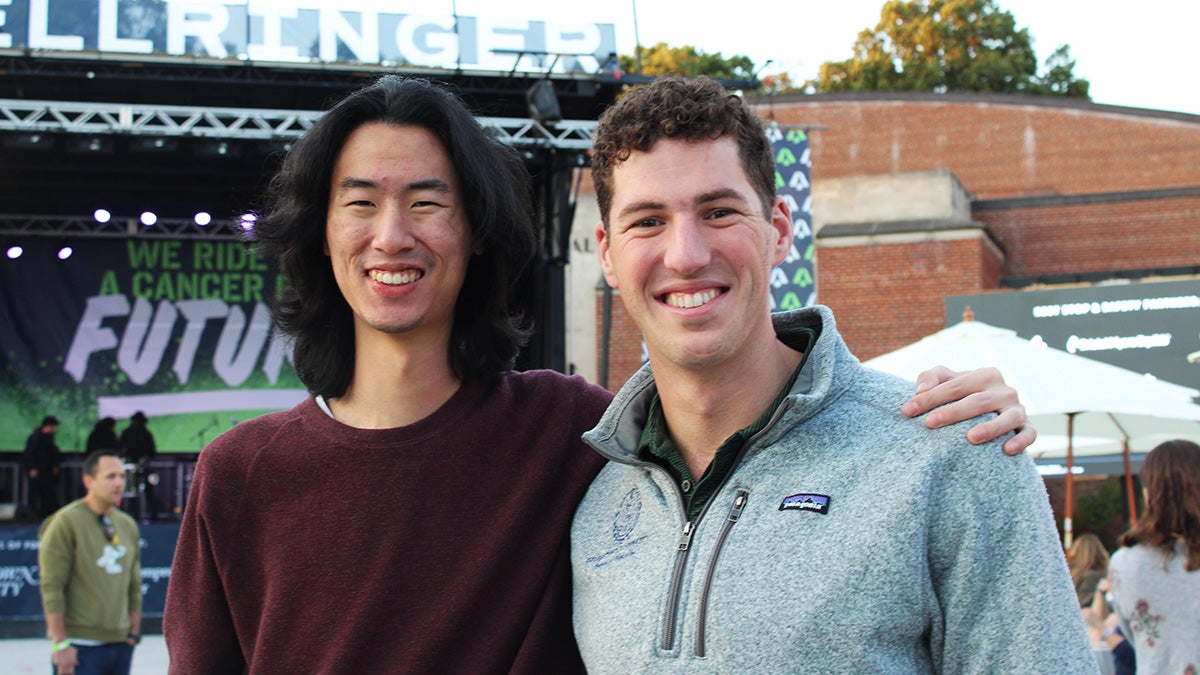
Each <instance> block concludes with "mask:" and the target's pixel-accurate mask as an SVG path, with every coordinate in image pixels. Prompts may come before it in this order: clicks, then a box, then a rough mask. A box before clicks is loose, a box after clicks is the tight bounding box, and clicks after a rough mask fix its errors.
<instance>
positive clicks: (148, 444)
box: [121, 410, 158, 522]
mask: <svg viewBox="0 0 1200 675" xmlns="http://www.w3.org/2000/svg"><path fill="white" fill-rule="evenodd" d="M146 422H147V419H146V413H144V412H142V411H141V410H139V411H137V412H135V413H133V416H132V417H130V418H129V426H128V427H125V430H124V431H122V432H121V454H122V455H124V456H125V461H126V462H132V463H134V464H136V465H137V473H136V474H135V476H134V480H135V481H136V482H137V491H138V493H139V498H138V513H139V515H140V516H141V520H142V522H146V521H147V519H148V518H149V517H150V516H151V515H153V513H154V492H153V486H152V484H151V483H150V481H148V480H147V477H148V476H149V469H150V466H149V465H150V460H152V459H154V455H155V454H157V453H158V447H157V446H156V445H155V444H154V434H152V433H150V429H149V428H147V427H146Z"/></svg>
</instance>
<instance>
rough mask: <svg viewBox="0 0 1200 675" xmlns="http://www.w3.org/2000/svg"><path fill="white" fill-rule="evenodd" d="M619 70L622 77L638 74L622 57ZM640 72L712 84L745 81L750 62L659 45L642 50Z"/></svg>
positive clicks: (631, 59) (749, 74)
mask: <svg viewBox="0 0 1200 675" xmlns="http://www.w3.org/2000/svg"><path fill="white" fill-rule="evenodd" d="M621 70H622V71H623V72H626V73H636V72H638V67H637V58H636V57H635V56H630V55H627V54H622V55H621ZM641 72H642V74H643V75H651V76H654V75H682V76H683V77H698V76H700V75H707V76H709V77H711V78H713V79H716V80H749V79H752V78H753V77H754V62H753V61H751V60H750V57H748V56H741V55H737V54H735V55H734V56H731V57H729V58H725V57H723V56H721V52H717V53H715V54H706V53H704V52H702V51H700V50H699V49H696V48H695V47H692V46H691V45H684V46H682V47H670V46H668V45H667V43H665V42H659V43H658V44H656V45H654V46H653V47H647V48H644V49H642V68H641Z"/></svg>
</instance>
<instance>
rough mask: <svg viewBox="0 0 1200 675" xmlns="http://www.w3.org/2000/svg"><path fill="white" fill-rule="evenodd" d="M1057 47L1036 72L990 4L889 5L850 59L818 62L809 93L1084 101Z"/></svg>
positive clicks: (1009, 22) (1019, 32)
mask: <svg viewBox="0 0 1200 675" xmlns="http://www.w3.org/2000/svg"><path fill="white" fill-rule="evenodd" d="M1074 68H1075V62H1074V61H1073V60H1072V59H1071V57H1070V48H1069V47H1068V46H1067V45H1063V46H1061V47H1059V48H1058V50H1057V51H1055V52H1054V55H1052V56H1051V57H1050V59H1049V60H1047V62H1046V69H1047V72H1046V74H1045V76H1039V75H1038V74H1037V57H1036V55H1035V54H1034V51H1033V46H1032V42H1031V41H1030V38H1029V30H1028V29H1026V28H1021V29H1018V28H1017V25H1016V20H1015V19H1014V18H1013V15H1012V14H1011V13H1009V12H1006V11H1002V10H1001V9H1000V8H999V7H997V6H996V3H995V0H889V1H888V2H886V3H885V4H884V5H883V9H882V11H881V13H880V18H879V24H878V25H877V26H875V28H874V30H864V31H862V32H861V33H859V35H858V40H857V41H856V42H855V44H854V56H853V57H851V58H850V59H847V60H845V61H827V62H825V63H823V64H821V71H820V75H819V76H818V79H817V81H816V82H815V83H814V85H815V88H816V90H817V91H823V92H828V91H932V92H938V93H941V92H963V91H988V92H1002V93H1012V94H1058V95H1064V96H1078V97H1083V98H1086V97H1087V92H1088V81H1087V80H1082V79H1076V78H1075V75H1074Z"/></svg>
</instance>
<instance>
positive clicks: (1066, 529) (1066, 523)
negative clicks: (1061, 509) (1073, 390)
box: [1063, 413, 1075, 550]
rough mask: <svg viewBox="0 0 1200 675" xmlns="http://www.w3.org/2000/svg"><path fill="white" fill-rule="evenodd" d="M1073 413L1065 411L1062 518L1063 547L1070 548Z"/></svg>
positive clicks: (1073, 482) (1073, 491)
mask: <svg viewBox="0 0 1200 675" xmlns="http://www.w3.org/2000/svg"><path fill="white" fill-rule="evenodd" d="M1074 476H1075V413H1067V504H1066V509H1065V511H1066V517H1065V518H1063V549H1064V550H1070V548H1071V543H1072V542H1073V540H1074V536H1073V534H1072V526H1071V525H1072V524H1071V511H1072V505H1073V504H1074V503H1075V480H1074Z"/></svg>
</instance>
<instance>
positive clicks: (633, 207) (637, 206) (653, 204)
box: [617, 188, 749, 218]
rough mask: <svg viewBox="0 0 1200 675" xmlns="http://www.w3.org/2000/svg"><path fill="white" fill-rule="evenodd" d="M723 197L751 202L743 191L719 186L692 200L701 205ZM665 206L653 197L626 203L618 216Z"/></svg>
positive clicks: (693, 202)
mask: <svg viewBox="0 0 1200 675" xmlns="http://www.w3.org/2000/svg"><path fill="white" fill-rule="evenodd" d="M721 199H736V200H738V201H740V202H746V203H749V202H747V200H746V198H745V197H744V196H743V195H742V193H740V192H738V191H737V190H735V189H733V188H719V189H716V190H711V191H709V192H704V193H701V194H700V195H697V197H696V198H695V199H694V200H692V204H693V205H695V206H700V205H702V204H707V203H709V202H715V201H718V200H721ZM664 207H665V204H664V203H663V202H660V201H655V200H652V199H647V200H644V201H640V202H634V203H632V204H628V205H626V206H625V208H623V209H621V210H620V211H619V212H618V213H617V217H618V218H620V217H624V216H627V215H629V214H631V213H637V212H639V211H653V210H655V209H661V208H664Z"/></svg>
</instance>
